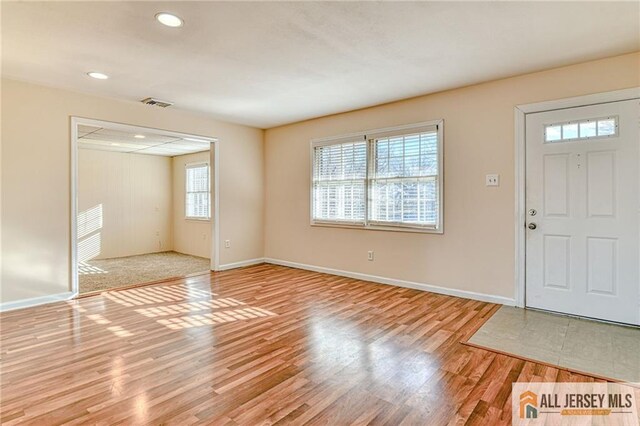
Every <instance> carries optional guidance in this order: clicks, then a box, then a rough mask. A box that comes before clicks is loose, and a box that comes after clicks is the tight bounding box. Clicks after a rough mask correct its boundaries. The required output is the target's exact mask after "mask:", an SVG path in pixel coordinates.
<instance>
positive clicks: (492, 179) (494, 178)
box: [486, 175, 500, 186]
mask: <svg viewBox="0 0 640 426" xmlns="http://www.w3.org/2000/svg"><path fill="white" fill-rule="evenodd" d="M486 184H487V186H500V175H487V179H486Z"/></svg>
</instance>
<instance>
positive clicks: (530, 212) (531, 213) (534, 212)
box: [529, 209, 538, 216]
mask: <svg viewBox="0 0 640 426" xmlns="http://www.w3.org/2000/svg"><path fill="white" fill-rule="evenodd" d="M537 213H538V212H537V211H536V209H530V210H529V216H535V215H536V214H537Z"/></svg>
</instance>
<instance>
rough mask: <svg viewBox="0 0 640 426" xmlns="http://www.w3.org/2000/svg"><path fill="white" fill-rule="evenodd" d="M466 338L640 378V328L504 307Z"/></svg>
mask: <svg viewBox="0 0 640 426" xmlns="http://www.w3.org/2000/svg"><path fill="white" fill-rule="evenodd" d="M467 343H469V344H471V345H474V346H479V347H482V348H485V349H488V350H494V351H498V352H503V353H506V354H511V355H514V356H516V357H522V358H526V359H529V360H533V361H539V362H542V363H546V364H550V365H553V366H559V367H561V368H566V369H569V370H573V371H576V372H579V373H583V374H587V375H592V376H596V377H601V378H607V379H613V380H620V381H624V382H633V383H638V382H640V328H636V327H626V326H622V325H615V324H607V323H602V322H598V321H592V320H587V319H582V318H573V317H568V316H565V315H560V314H552V313H546V312H539V311H533V310H528V309H520V308H513V307H508V306H502V307H501V308H500V309H499V310H498V311H497V312H496V313H495V314H494V315H493V316H492V317H491V318H489V320H488V321H487V322H486V323H484V324H483V325H482V327H480V329H478V331H476V332H475V334H474V335H473V336H471V338H470V339H469V340H468V341H467Z"/></svg>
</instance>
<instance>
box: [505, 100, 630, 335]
mask: <svg viewBox="0 0 640 426" xmlns="http://www.w3.org/2000/svg"><path fill="white" fill-rule="evenodd" d="M639 98H640V90H639V89H626V90H621V91H617V92H609V93H600V94H594V95H588V96H583V97H578V98H571V99H563V100H558V101H549V102H543V103H539V104H530V105H522V106H519V107H517V108H516V160H517V162H516V164H517V170H516V172H517V173H516V180H517V182H516V197H517V210H518V216H517V217H518V220H517V223H516V226H517V229H516V282H517V286H516V296H517V304H518V306H520V307H530V308H534V309H540V310H546V311H550V312H557V313H563V314H568V315H574V316H578V317H584V318H592V319H598V320H604V321H609V322H617V323H623V324H630V325H640V305H639V302H638V301H639V300H640V284H639V283H640V266H639V265H640V262H639V259H640V243H639V241H640V239H639V235H640V219H639V217H638V215H637V212H638V209H639V208H640V151H639V149H640V148H639V146H638V140H640V127H639V126H638V118H639V117H640V103H639ZM574 130H575V131H574Z"/></svg>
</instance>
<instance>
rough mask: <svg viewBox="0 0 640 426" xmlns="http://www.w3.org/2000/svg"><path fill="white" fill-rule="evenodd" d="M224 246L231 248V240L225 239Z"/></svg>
mask: <svg viewBox="0 0 640 426" xmlns="http://www.w3.org/2000/svg"><path fill="white" fill-rule="evenodd" d="M224 248H231V240H224Z"/></svg>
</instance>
